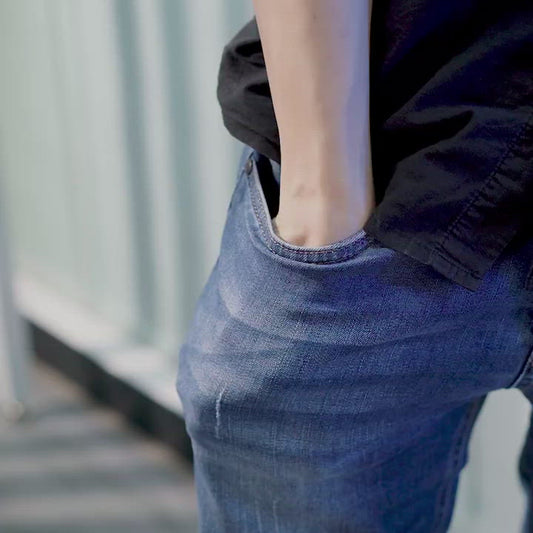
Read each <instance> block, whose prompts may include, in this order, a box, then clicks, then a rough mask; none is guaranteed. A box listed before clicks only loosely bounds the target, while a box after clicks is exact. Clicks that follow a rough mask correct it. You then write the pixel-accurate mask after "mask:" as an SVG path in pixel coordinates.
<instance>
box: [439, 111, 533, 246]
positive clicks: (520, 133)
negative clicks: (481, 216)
mask: <svg viewBox="0 0 533 533" xmlns="http://www.w3.org/2000/svg"><path fill="white" fill-rule="evenodd" d="M532 122H533V111H532V112H531V113H530V114H529V118H528V119H527V120H526V121H525V122H524V124H522V127H521V128H520V130H519V131H518V133H517V134H516V136H515V138H514V139H513V140H512V141H511V142H510V143H509V145H508V147H507V150H506V152H505V155H504V156H503V157H502V158H501V159H500V160H499V161H498V163H497V164H496V166H495V167H494V169H493V170H492V172H491V173H490V174H489V175H488V176H487V178H486V179H485V180H484V182H483V183H482V185H481V187H480V188H479V189H478V190H477V191H476V192H475V194H474V196H473V197H472V199H471V200H470V201H469V202H468V204H467V205H466V206H465V207H464V208H463V209H462V211H461V212H460V213H459V214H458V215H457V216H456V218H455V219H454V221H453V222H452V223H451V224H450V225H449V226H448V229H447V230H446V232H445V233H444V235H443V238H442V239H441V241H440V242H439V243H438V246H441V247H444V244H445V243H447V242H448V240H449V239H450V238H451V237H452V231H453V230H454V229H455V227H456V226H457V225H458V224H459V222H460V221H461V220H462V219H463V218H464V217H465V216H466V215H467V214H468V212H469V211H470V209H471V208H472V206H473V205H474V203H475V202H476V201H477V200H478V198H479V197H480V196H481V194H482V193H483V192H484V191H485V189H486V188H487V187H488V186H489V185H490V183H491V182H492V180H493V178H494V177H495V176H496V175H497V173H498V171H499V170H500V168H501V166H502V165H503V164H504V163H505V162H506V161H507V160H508V158H509V154H510V153H511V152H512V150H513V149H514V148H516V146H517V145H518V144H519V142H520V141H522V139H523V138H524V136H525V133H526V132H527V130H528V127H529V126H530V125H531V123H532Z"/></svg>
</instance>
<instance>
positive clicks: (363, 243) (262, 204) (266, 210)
mask: <svg viewBox="0 0 533 533" xmlns="http://www.w3.org/2000/svg"><path fill="white" fill-rule="evenodd" d="M267 165H268V158H266V156H264V155H262V154H260V153H259V152H257V151H256V150H253V149H251V150H249V152H248V160H247V161H246V164H245V171H246V174H247V182H248V192H249V200H250V206H251V212H250V213H249V216H248V217H247V223H248V229H249V231H250V232H251V233H252V234H255V235H256V236H257V237H258V238H259V239H260V240H261V242H262V243H263V245H264V246H266V248H268V250H270V252H271V253H273V254H277V255H279V256H283V257H286V258H289V259H292V260H294V261H299V262H302V263H314V264H329V263H342V262H344V261H347V260H349V259H351V258H353V257H355V256H356V255H358V254H359V253H361V252H362V251H363V250H364V249H366V248H367V247H368V246H369V245H370V243H371V242H373V241H374V239H373V238H372V237H371V236H370V235H368V234H367V232H366V231H365V229H364V228H361V229H359V230H357V231H356V232H354V233H352V234H351V235H349V236H348V237H345V238H344V239H341V240H339V241H336V242H333V243H330V244H325V245H322V246H313V247H309V246H298V245H295V244H291V243H289V242H287V241H284V240H283V239H281V238H280V237H279V236H278V235H277V233H276V232H275V230H274V227H273V223H272V218H273V217H272V211H273V206H272V202H273V201H274V200H276V199H274V200H267V197H266V195H265V189H264V187H265V184H268V183H269V180H274V178H273V176H272V175H271V174H270V173H269V172H267V168H268V167H267Z"/></svg>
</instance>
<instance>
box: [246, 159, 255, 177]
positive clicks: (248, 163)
mask: <svg viewBox="0 0 533 533" xmlns="http://www.w3.org/2000/svg"><path fill="white" fill-rule="evenodd" d="M253 166H254V162H253V161H252V158H251V157H249V158H248V159H247V160H246V163H245V165H244V171H245V172H246V174H250V172H252V168H253Z"/></svg>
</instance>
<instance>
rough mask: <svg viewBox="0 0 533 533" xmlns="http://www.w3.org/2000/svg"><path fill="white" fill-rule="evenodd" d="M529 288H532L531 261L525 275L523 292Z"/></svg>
mask: <svg viewBox="0 0 533 533" xmlns="http://www.w3.org/2000/svg"><path fill="white" fill-rule="evenodd" d="M531 288H533V261H532V262H531V264H530V265H529V272H528V273H527V275H526V281H525V283H524V289H525V290H527V291H528V290H530V289H531Z"/></svg>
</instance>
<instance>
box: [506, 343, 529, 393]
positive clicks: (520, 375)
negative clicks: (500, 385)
mask: <svg viewBox="0 0 533 533" xmlns="http://www.w3.org/2000/svg"><path fill="white" fill-rule="evenodd" d="M532 367H533V348H531V349H530V350H529V353H528V355H527V357H526V360H525V362H524V364H523V365H522V368H521V369H520V371H519V372H518V375H517V376H516V377H515V378H514V379H513V381H512V382H511V383H510V384H509V385H507V386H506V387H505V388H506V389H514V388H516V387H518V386H519V385H520V384H521V383H522V381H523V380H524V377H525V376H526V375H527V374H528V372H529V370H530V369H531V368H532Z"/></svg>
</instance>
